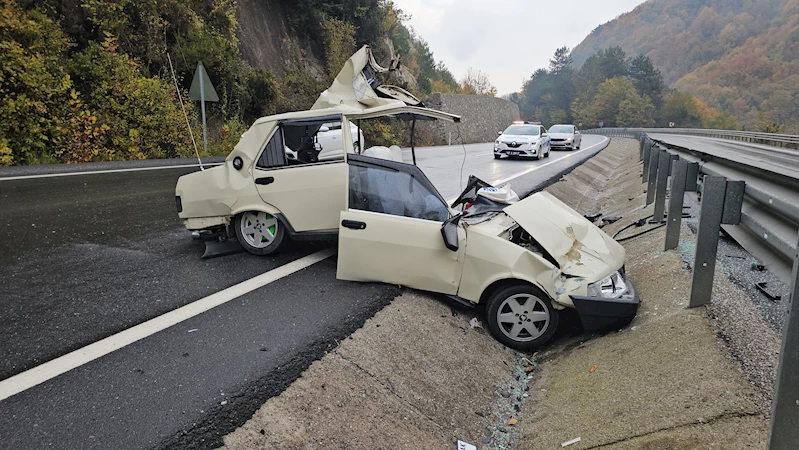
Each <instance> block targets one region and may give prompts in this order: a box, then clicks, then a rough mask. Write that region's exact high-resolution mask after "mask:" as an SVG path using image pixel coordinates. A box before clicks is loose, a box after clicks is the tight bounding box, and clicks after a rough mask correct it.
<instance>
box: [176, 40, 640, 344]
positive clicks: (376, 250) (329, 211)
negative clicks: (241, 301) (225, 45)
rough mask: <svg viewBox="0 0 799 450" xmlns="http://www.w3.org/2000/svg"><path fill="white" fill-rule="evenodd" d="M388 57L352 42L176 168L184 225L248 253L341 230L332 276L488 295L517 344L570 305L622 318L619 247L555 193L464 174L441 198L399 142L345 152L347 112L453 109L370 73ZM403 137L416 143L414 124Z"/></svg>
mask: <svg viewBox="0 0 799 450" xmlns="http://www.w3.org/2000/svg"><path fill="white" fill-rule="evenodd" d="M392 66H393V64H392ZM388 70H391V69H383V68H381V67H380V66H378V65H377V64H376V63H375V62H374V59H373V57H372V55H371V52H370V51H369V49H368V47H364V48H362V49H361V50H360V51H359V52H358V53H356V54H355V55H353V57H352V58H350V60H349V61H348V62H347V63H346V65H345V67H344V69H342V71H341V73H339V75H338V77H337V78H336V80H335V81H334V82H333V84H332V85H331V86H330V88H329V89H328V90H326V91H325V92H323V93H322V95H321V96H320V97H319V99H318V100H317V102H316V104H314V106H313V108H312V109H311V110H309V111H302V112H294V113H288V114H282V115H276V116H270V117H264V118H262V119H259V120H257V121H256V122H255V124H253V126H252V127H251V128H250V129H249V130H248V131H247V132H246V133H245V134H244V135H243V136H242V138H241V140H240V142H239V143H238V144H237V145H236V147H235V148H234V150H233V151H232V152H231V153H230V155H229V156H228V157H227V158H226V160H225V162H224V164H222V165H221V166H219V167H215V168H212V169H208V170H204V171H201V172H195V173H192V174H189V175H184V176H183V177H181V178H180V179H179V180H178V183H177V187H176V201H177V208H178V214H179V216H180V218H182V219H183V220H184V223H185V225H186V228H188V229H189V230H193V231H198V232H199V231H213V232H218V233H222V234H228V235H230V236H231V237H232V236H235V237H236V239H237V240H238V241H239V243H241V245H242V246H243V247H244V248H245V249H246V250H247V251H249V252H250V253H254V254H258V255H266V254H270V253H273V252H275V251H277V250H278V249H279V248H280V247H281V245H282V244H283V243H284V242H286V240H287V239H286V238H287V237H291V238H293V239H298V240H305V239H323V238H329V237H337V238H338V268H337V278H339V279H342V280H351V281H365V282H385V283H392V284H399V285H402V286H407V287H410V288H415V289H419V290H423V291H429V292H435V293H440V294H444V295H447V296H449V297H450V298H452V299H454V300H457V301H459V302H464V303H467V304H470V305H475V304H484V305H485V308H486V319H487V323H488V327H489V329H490V331H491V333H492V334H493V335H494V336H495V337H496V338H497V339H498V340H499V341H500V342H502V343H503V344H505V345H507V346H509V347H512V348H516V349H520V350H530V349H532V348H536V347H538V346H540V345H542V344H543V343H545V342H547V341H548V340H549V339H550V338H551V337H552V335H553V334H554V333H555V330H556V329H557V326H558V322H559V318H560V311H563V310H566V309H573V310H576V312H577V314H578V315H579V317H580V319H581V321H582V323H583V325H584V328H585V329H587V330H596V329H605V328H612V327H619V326H623V325H625V324H626V323H628V322H629V321H630V320H632V318H633V317H634V316H635V314H636V312H637V309H638V305H639V303H640V301H639V299H638V297H637V296H636V295H635V291H634V289H633V286H632V284H630V282H629V281H628V280H627V279H626V277H625V273H624V257H625V252H624V249H623V247H622V246H621V245H620V244H618V243H617V242H616V241H614V240H613V239H612V238H610V237H609V236H608V235H606V234H605V233H604V232H602V231H601V230H600V229H599V228H597V227H596V226H595V225H593V224H592V223H590V222H589V221H588V220H587V219H585V218H584V217H582V216H580V215H579V214H577V213H576V212H575V211H574V210H572V209H570V208H569V207H568V206H566V205H565V204H563V203H562V202H560V201H559V200H557V199H556V198H554V197H553V196H551V195H549V194H547V193H537V194H534V195H532V196H530V197H528V198H526V199H524V200H521V201H518V198H511V199H508V198H505V199H504V201H503V199H501V198H500V199H497V198H496V196H495V197H493V198H492V197H491V196H490V195H487V193H489V192H490V191H492V187H491V186H489V185H488V184H486V183H484V182H482V181H480V180H478V179H476V178H472V179H470V182H469V184H468V186H467V189H466V190H465V191H464V193H463V194H461V196H460V197H459V198H458V199H457V200H456V201H455V202H454V203H453V204H452V205H448V204H447V202H446V201H445V200H444V199H443V198H442V196H441V195H440V193H439V192H438V191H437V190H436V188H435V187H434V186H433V184H432V183H431V182H430V181H429V180H428V178H427V177H426V176H425V175H424V173H423V172H422V171H421V170H420V169H419V168H418V167H417V166H416V165H415V164H408V163H405V162H403V158H402V154H401V151H400V150H399V149H398V148H385V147H373V148H370V149H365V150H363V152H359V151H358V152H356V151H355V149H356V148H357V149H361V148H363V146H361V145H358V144H359V143H357V142H353V139H358V140H361V139H360V137H359V136H360V135H359V133H352V132H351V130H350V126H351V124H350V121H353V122H354V123H356V124H357V126H359V127H360V124H359V123H358V122H359V121H361V120H367V119H371V118H376V117H391V118H395V119H399V120H407V121H410V122H411V123H415V121H417V120H445V121H451V122H457V121H459V120H460V118H459V117H458V116H454V115H451V114H447V113H444V112H441V111H436V110H431V109H427V108H424V107H423V105H422V104H421V102H419V101H418V100H416V99H415V98H414V97H413V96H412V95H411V94H409V93H407V92H405V91H403V90H402V89H400V88H397V87H394V86H387V85H382V84H380V83H379V82H378V81H377V80H376V78H375V76H374V73H382V72H381V71H388ZM328 123H341V124H342V130H341V131H342V133H341V142H343V147H344V152H343V155H341V156H342V157H341V158H339V159H334V160H320V159H319V153H320V152H321V151H323V149H320V148H319V147H320V145H318V144H319V142H318V141H319V140H318V138H317V136H318V133H319V131H320V130H322V129H323V126H324V125H325V124H328ZM411 130H413V126H411ZM329 131H330V130H328V132H329ZM353 136H355V138H353ZM411 143H412V144H411V152H412V154H413V133H411ZM286 148H288V149H290V150H291V151H292V152H295V153H296V159H294V160H292V159H290V158H287V157H286ZM414 159H415V157H414ZM511 197H513V196H511Z"/></svg>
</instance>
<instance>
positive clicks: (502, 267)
mask: <svg viewBox="0 0 799 450" xmlns="http://www.w3.org/2000/svg"><path fill="white" fill-rule="evenodd" d="M478 227H480V225H478V226H472V227H470V228H469V230H468V231H467V235H468V236H467V240H466V242H467V244H466V255H465V261H464V266H463V274H462V276H461V282H460V286H459V287H458V296H459V297H461V298H463V299H466V300H469V301H471V302H475V303H478V302H480V299H481V298H482V297H483V295H484V294H485V292H486V290H487V289H490V288H491V287H492V286H493V285H494V284H495V283H497V282H501V281H503V280H520V281H522V282H525V283H530V284H532V285H534V286H536V287H538V288H539V289H541V290H542V291H543V292H545V293H547V295H548V296H549V297H550V299H551V300H553V301H552V305H553V307H554V308H555V309H564V308H573V307H574V304H573V303H572V301H571V298H570V297H569V295H570V294H575V293H577V292H583V290H581V289H580V288H581V281H584V280H575V279H573V278H567V277H564V276H563V274H562V273H561V271H560V269H558V268H557V267H555V266H553V265H552V263H550V262H548V261H546V260H545V259H544V258H543V257H542V256H540V255H538V254H535V253H533V252H531V251H529V250H527V249H525V248H523V247H521V246H519V245H517V244H514V243H513V242H510V241H509V240H507V239H506V238H502V237H499V236H497V235H496V234H494V231H495V230H496V228H485V231H484V232H481V231H478Z"/></svg>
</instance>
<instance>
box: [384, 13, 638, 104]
mask: <svg viewBox="0 0 799 450" xmlns="http://www.w3.org/2000/svg"><path fill="white" fill-rule="evenodd" d="M394 3H395V4H396V5H397V6H399V7H400V8H401V9H402V10H403V11H405V13H406V14H410V15H411V20H410V21H409V24H410V26H411V27H413V29H414V30H416V33H417V34H418V35H419V36H421V37H422V38H424V39H425V40H426V41H427V42H428V44H430V49H431V50H432V51H433V55H434V56H435V58H436V60H437V61H440V60H443V61H444V64H446V66H447V67H448V68H449V70H450V71H451V72H452V74H453V75H455V78H457V79H460V78H462V77H463V76H464V75H465V74H466V70H467V69H468V68H469V67H474V68H475V69H480V70H482V71H483V72H486V73H487V74H488V76H489V78H490V79H491V82H492V83H494V85H496V86H497V89H498V90H499V94H500V95H504V94H509V93H511V92H517V91H519V89H520V88H521V85H522V82H523V81H524V80H525V79H527V78H530V75H532V73H533V72H534V71H535V70H536V69H539V68H542V67H547V65H548V64H549V59H550V58H551V57H552V55H553V54H554V53H555V50H556V49H557V48H559V47H562V46H564V45H566V46H568V47H569V48H573V47H574V46H576V45H577V44H579V43H580V42H581V41H582V40H583V39H584V38H585V37H586V36H587V35H588V33H590V32H591V31H592V30H593V29H594V28H596V27H597V25H600V24H603V23H605V22H608V21H610V20H613V18H615V17H616V16H618V15H620V14H622V13H625V12H627V11H631V10H632V9H633V8H635V7H636V6H637V5H639V4H641V3H643V0H559V1H548V2H542V1H536V0H394Z"/></svg>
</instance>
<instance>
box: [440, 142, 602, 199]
mask: <svg viewBox="0 0 799 450" xmlns="http://www.w3.org/2000/svg"><path fill="white" fill-rule="evenodd" d="M608 139H609V138H607V137H605V138H603V139H602V140H601V141H599V143H597V144H594V145H592V146H590V147H586V148H582V149H580V150H577V151H576V152H575V151H572V152H571V153H569V154H568V155H566V156H564V157H562V158H558V159H556V160H554V161H549V162H547V163H544V164H541V165H536V166H533V167H530V168H529V169H525V170H522V171H521V172H517V173H515V174H513V175H511V176H509V177H505V178H502V179H499V180H494V181H491V184H493V185H495V186H498V185H501V184H503V183H507V182H508V181H510V180H513V179H515V178H519V177H520V176H522V175H527V174H528V173H530V172H532V171H534V170H538V169H541V168H543V167H546V166H548V165H550V164H555V163H557V162H560V161H563V160H564V159H566V158H569V157H572V156H574V155H576V154H578V153H580V152H584V151H587V150H591V149H592V148H594V147H597V146H600V145H602V144H604V143H605V142H606V141H607V140H608ZM490 154H491V155H493V153H490ZM457 198H458V197H452V198H451V199H449V200H447V203H450V204H451V203H452V202H454V201H455V200H456V199H457Z"/></svg>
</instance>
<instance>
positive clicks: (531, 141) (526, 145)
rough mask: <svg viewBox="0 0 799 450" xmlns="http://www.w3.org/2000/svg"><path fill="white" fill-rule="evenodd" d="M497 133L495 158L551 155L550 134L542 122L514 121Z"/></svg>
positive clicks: (543, 156)
mask: <svg viewBox="0 0 799 450" xmlns="http://www.w3.org/2000/svg"><path fill="white" fill-rule="evenodd" d="M497 135H499V137H498V138H497V140H496V141H495V142H494V159H500V158H502V157H503V156H506V157H507V156H510V157H522V158H537V159H541V158H546V157H548V156H549V145H550V144H549V134H548V133H547V130H546V128H544V127H543V126H542V125H541V124H540V123H533V122H522V121H518V122H513V124H511V126H509V127H508V128H506V129H505V131H500V132H498V133H497Z"/></svg>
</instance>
